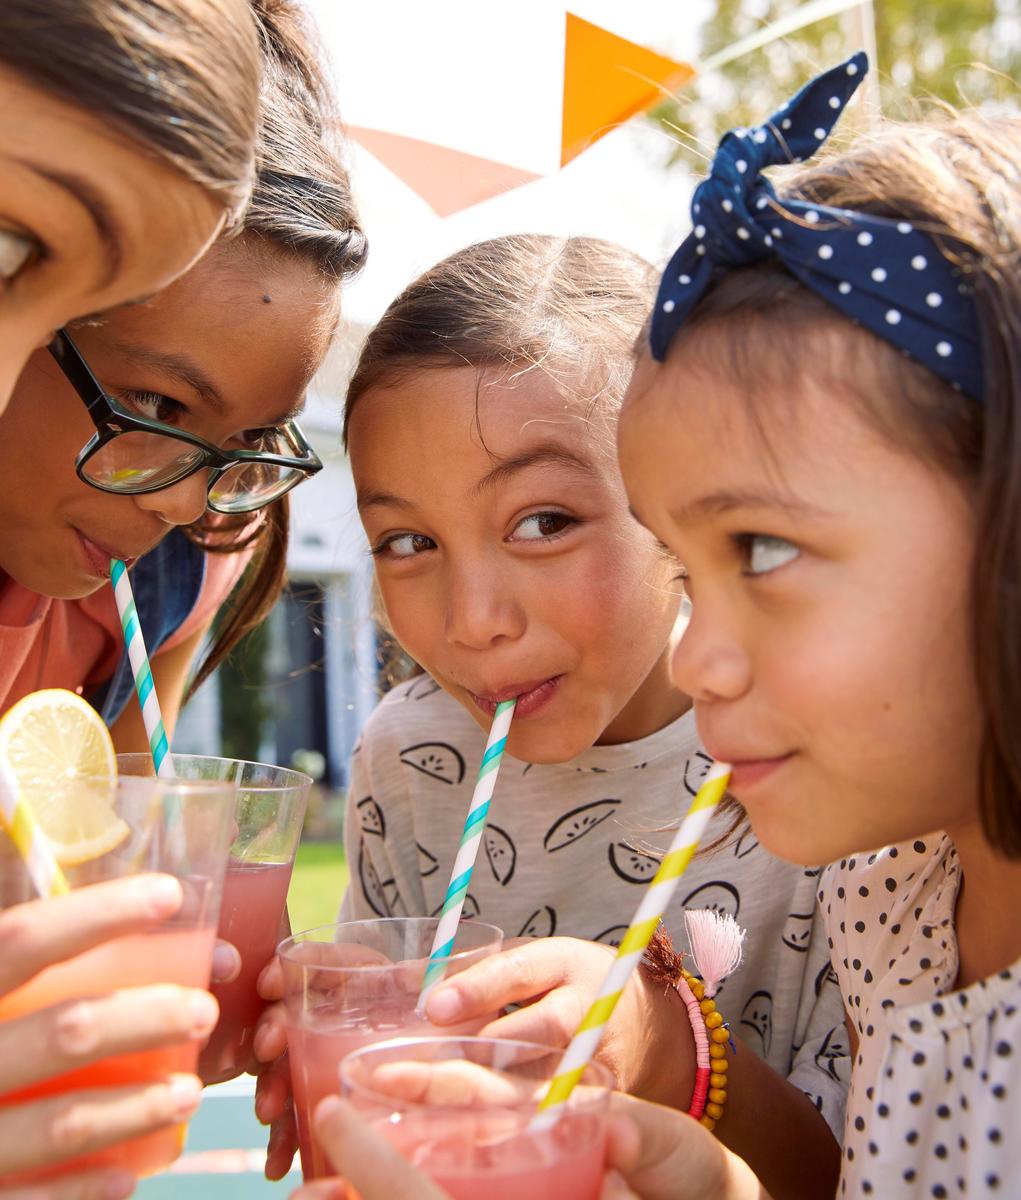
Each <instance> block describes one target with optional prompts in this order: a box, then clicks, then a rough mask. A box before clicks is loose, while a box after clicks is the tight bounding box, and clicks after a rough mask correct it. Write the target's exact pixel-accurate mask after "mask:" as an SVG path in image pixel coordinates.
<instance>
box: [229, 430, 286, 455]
mask: <svg viewBox="0 0 1021 1200" xmlns="http://www.w3.org/2000/svg"><path fill="white" fill-rule="evenodd" d="M277 432H278V431H277V430H276V429H269V428H265V429H246V430H245V431H244V432H243V433H239V434H238V436H237V437H236V438H235V439H234V441H236V442H237V443H238V449H239V450H255V451H257V452H258V451H263V450H270V449H272V450H275V449H276V448H277V447H276V444H275V443H276V441H277V436H276V435H277ZM271 442H272V443H274V444H273V445H272V446H271V445H270V443H271Z"/></svg>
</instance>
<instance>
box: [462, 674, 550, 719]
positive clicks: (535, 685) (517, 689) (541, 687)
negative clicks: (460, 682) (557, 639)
mask: <svg viewBox="0 0 1021 1200" xmlns="http://www.w3.org/2000/svg"><path fill="white" fill-rule="evenodd" d="M561 679H563V676H562V675H552V676H550V677H548V678H546V679H540V680H538V681H535V680H532V681H529V682H527V683H516V684H510V685H508V686H505V687H500V688H497V689H494V690H492V691H486V692H482V693H480V692H473V691H471V690H470V689H467V690H468V694H469V695H470V696H471V698H472V699H473V700H474V701H475V703H476V704H477V705H478V707H479V708H480V709H482V711H483V712H484V713H487V714H488V715H489V716H492V715H493V714H494V713H495V712H496V706H497V705H498V704H500V703H502V702H503V701H504V700H514V699H516V700H517V705H516V707H515V709H514V716H515V718H520V717H529V716H533V715H534V714H535V713H537V712H540V711H541V710H542V709H545V708H546V707H547V705H548V704H549V703H550V702H551V701H552V700H553V698H554V696H555V695H556V694H557V692H558V690H559V688H560V681H561Z"/></svg>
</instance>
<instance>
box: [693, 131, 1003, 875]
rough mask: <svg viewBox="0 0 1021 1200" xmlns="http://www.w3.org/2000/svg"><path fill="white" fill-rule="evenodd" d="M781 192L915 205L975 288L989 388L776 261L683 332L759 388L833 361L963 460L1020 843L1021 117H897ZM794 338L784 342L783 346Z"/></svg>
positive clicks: (996, 834) (844, 382)
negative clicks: (897, 340)
mask: <svg viewBox="0 0 1021 1200" xmlns="http://www.w3.org/2000/svg"><path fill="white" fill-rule="evenodd" d="M782 197H787V198H792V197H801V198H805V199H808V200H811V201H812V202H814V203H818V204H826V205H830V206H832V207H835V208H846V209H854V210H858V211H861V212H868V213H872V214H875V215H878V216H883V217H888V218H893V219H906V220H909V221H912V222H913V223H915V224H916V225H918V226H920V227H922V228H924V229H926V230H927V231H928V232H930V233H931V234H932V235H933V236H934V237H935V239H936V240H937V242H938V243H939V245H940V247H941V249H942V250H943V252H944V253H945V254H946V255H947V257H948V258H950V259H951V260H953V261H954V262H955V263H957V264H958V265H959V267H960V270H961V272H962V274H963V275H964V277H965V278H966V279H967V281H968V284H969V286H971V287H972V288H973V289H974V293H975V298H976V303H977V306H978V309H979V315H980V323H981V327H982V357H983V371H984V377H985V395H984V397H983V400H982V402H981V404H977V403H975V402H974V401H972V400H969V399H968V398H967V397H966V396H964V395H963V394H962V393H960V392H957V391H955V390H954V389H953V388H952V387H950V385H949V384H946V383H944V382H943V381H942V380H940V379H939V378H938V377H937V376H935V375H933V374H932V373H930V372H929V371H928V370H926V369H925V368H924V367H922V366H920V365H919V364H917V363H915V362H913V361H911V360H910V359H908V358H906V357H904V356H903V355H902V354H900V353H899V351H898V350H897V349H895V348H894V347H893V346H891V345H889V344H888V343H887V342H885V341H883V340H881V339H880V338H878V337H875V336H874V335H873V334H871V333H868V332H866V331H864V330H861V329H860V328H854V327H852V326H851V325H850V324H849V323H848V321H847V320H846V318H844V317H842V316H841V315H839V314H838V313H837V312H836V310H834V309H833V308H831V307H830V306H829V305H827V304H826V302H825V301H823V300H822V299H820V298H819V297H818V296H816V295H815V294H814V293H813V292H811V291H809V290H808V289H807V288H805V287H804V286H802V285H801V284H800V283H798V282H797V280H796V279H794V277H793V276H791V275H789V274H788V273H787V272H786V271H785V270H784V269H783V268H782V267H780V266H779V265H778V264H775V263H769V264H766V265H764V266H760V267H756V268H751V269H745V270H740V271H734V272H731V273H728V274H724V275H722V276H721V278H720V279H719V281H718V282H716V283H715V284H714V285H713V287H712V288H711V289H710V290H709V291H708V292H707V293H706V295H705V297H704V298H703V300H702V302H701V303H700V305H699V306H698V308H697V309H696V310H695V312H694V313H693V314H692V316H691V318H690V319H689V320H688V321H687V322H686V323H685V325H684V326H683V327H682V329H681V330H680V331H679V333H678V335H677V337H676V338H675V340H674V346H679V345H681V344H683V346H684V350H685V353H686V354H688V355H691V356H692V357H693V358H694V360H695V361H696V362H697V361H700V360H701V361H708V360H709V359H710V358H711V361H712V363H713V367H714V369H715V370H719V369H721V368H722V369H724V370H728V371H730V372H731V373H732V374H733V376H734V377H735V378H737V379H738V380H739V381H740V382H742V383H743V384H746V385H750V384H754V386H747V387H745V388H744V389H743V391H744V394H745V395H746V396H747V397H748V400H749V404H754V396H755V394H756V388H757V387H761V386H762V384H763V382H764V381H765V382H766V383H768V382H770V380H771V379H773V380H775V381H776V382H783V383H787V384H789V380H790V378H791V377H792V375H796V374H797V373H798V370H799V367H803V368H804V370H805V371H806V372H808V373H811V374H812V375H813V377H814V378H817V379H818V378H819V373H820V371H824V372H830V373H831V374H832V377H833V380H834V383H835V385H837V386H840V387H841V388H842V390H843V391H844V393H845V394H848V395H853V396H854V398H855V400H856V402H857V403H859V404H860V406H861V408H862V410H863V412H864V414H865V416H866V418H867V419H868V420H870V421H871V422H872V423H873V424H874V426H875V427H876V428H877V429H878V430H879V432H880V433H881V434H883V435H884V436H886V437H887V438H889V439H891V440H892V441H894V442H895V443H897V444H900V445H903V446H905V447H906V448H907V449H909V450H910V451H912V452H914V453H916V454H919V455H921V456H923V457H926V458H928V459H930V460H931V461H933V462H935V463H937V464H938V465H939V466H941V467H942V468H943V469H945V470H948V471H950V472H952V473H953V474H954V475H955V476H956V477H957V478H959V479H960V480H961V481H962V482H963V483H964V485H965V486H966V487H967V489H968V491H969V494H971V495H973V496H974V504H975V531H976V532H975V537H976V543H975V557H974V562H973V565H972V581H971V592H972V644H973V647H974V661H975V671H976V678H977V681H978V688H979V693H980V699H981V705H982V716H983V722H984V730H983V743H982V748H981V761H980V777H979V796H980V810H981V818H982V826H983V830H984V832H985V835H986V837H987V838H988V840H989V842H990V843H991V844H992V845H993V846H995V847H997V848H998V850H999V851H1000V852H1001V853H1002V854H1004V855H1005V856H1007V857H1009V858H1014V859H1021V731H1019V727H1018V716H1017V715H1018V713H1019V712H1021V608H1019V605H1018V597H1019V596H1021V119H1019V118H1017V117H993V116H982V115H980V114H965V115H960V116H954V115H951V114H943V115H941V116H939V117H938V118H936V119H933V120H932V121H929V122H925V123H912V124H894V123H887V124H885V125H884V127H883V128H881V129H880V130H879V131H877V132H876V133H875V134H873V135H871V136H869V137H867V138H864V139H862V140H861V141H860V142H858V143H857V144H856V145H855V146H854V147H853V148H852V149H851V150H849V151H847V152H844V153H838V154H833V155H830V156H827V157H826V158H824V159H822V160H821V161H820V163H819V164H818V165H816V166H813V167H811V168H808V169H802V170H800V171H799V172H798V173H797V174H796V175H795V176H794V177H793V178H791V179H790V180H789V182H788V183H787V185H786V186H785V187H784V188H783V189H782ZM795 327H797V328H799V329H800V330H801V331H802V333H803V334H804V333H808V332H810V331H813V330H814V331H816V332H819V333H821V334H823V336H826V335H829V334H833V333H835V334H836V335H837V336H836V337H831V338H830V345H831V346H832V347H833V350H834V353H833V355H832V356H831V358H830V360H829V361H828V362H822V363H821V362H820V361H819V359H818V358H812V359H811V360H810V359H809V357H808V355H809V354H812V353H813V352H816V351H818V346H819V343H818V340H817V339H816V340H815V341H812V339H811V338H809V337H804V336H801V337H798V338H791V336H790V331H791V329H792V328H795ZM780 343H782V344H783V346H784V354H783V356H782V357H781V356H779V355H777V354H775V352H773V351H774V350H775V346H776V345H777V344H780ZM672 352H673V347H672ZM799 355H801V356H803V358H801V359H799ZM792 359H793V362H792ZM848 380H854V381H855V382H854V383H853V384H850V383H848ZM838 381H839V383H838ZM753 415H754V410H753Z"/></svg>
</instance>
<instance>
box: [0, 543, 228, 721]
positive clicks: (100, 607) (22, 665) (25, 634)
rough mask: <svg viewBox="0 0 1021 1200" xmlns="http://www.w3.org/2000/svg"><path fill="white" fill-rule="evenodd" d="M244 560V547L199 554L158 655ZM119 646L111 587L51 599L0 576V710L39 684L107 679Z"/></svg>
mask: <svg viewBox="0 0 1021 1200" xmlns="http://www.w3.org/2000/svg"><path fill="white" fill-rule="evenodd" d="M250 557H251V555H250V552H246V551H242V552H241V553H238V554H208V555H206V570H205V578H204V580H203V583H202V590H201V592H200V594H199V598H198V602H197V603H196V605H195V607H194V608H193V609H192V610H191V612H190V613H189V614H188V616H187V617H186V618H185V620H184V622H183V624H182V625H181V626H180V627H179V628H178V629H177V630H176V632H175V633H173V634H172V635H171V636H170V638H168V640H167V641H166V642H165V643H164V644H163V646H162V647H161V648H160V651H159V653H161V654H162V653H166V651H168V650H172V649H173V648H174V647H175V646H178V645H180V644H181V643H182V642H185V641H187V640H188V638H189V637H191V636H192V635H193V634H195V633H197V632H199V631H200V630H202V629H204V628H205V627H206V626H207V625H208V624H209V622H210V621H211V620H212V618H213V617H214V615H215V614H216V612H217V610H218V609H219V608H220V606H221V605H222V604H223V602H224V601H225V600H226V599H227V597H228V596H229V595H230V593H231V591H232V590H233V588H234V585H235V584H236V583H237V581H238V579H239V578H240V576H241V573H242V571H244V569H245V567H246V566H247V564H248V561H249V559H250ZM121 648H122V643H121V627H120V619H119V617H118V615H117V607H116V605H115V603H114V598H113V589H112V588H110V587H101V588H100V589H99V590H98V591H96V592H93V593H92V595H90V596H86V597H84V598H83V599H81V600H56V599H53V598H52V597H50V596H40V595H39V594H38V593H37V592H32V591H29V590H28V589H27V588H24V587H22V586H21V585H20V584H18V583H15V582H14V580H12V579H10V578H8V577H7V576H4V575H3V574H2V573H0V711H5V710H6V709H8V708H10V706H11V705H12V704H14V703H15V702H16V701H17V700H20V699H21V697H22V696H25V695H27V694H28V693H29V692H34V691H38V690H39V689H40V688H51V687H62V688H68V689H69V690H70V691H76V692H79V693H81V692H88V691H89V690H90V689H91V688H93V687H96V686H97V685H99V684H100V683H103V682H104V681H105V680H107V679H109V678H110V676H111V675H112V674H113V671H114V668H115V667H116V666H117V662H118V659H119V658H120V654H121ZM155 657H157V658H158V657H159V655H156V656H155Z"/></svg>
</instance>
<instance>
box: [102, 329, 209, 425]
mask: <svg viewBox="0 0 1021 1200" xmlns="http://www.w3.org/2000/svg"><path fill="white" fill-rule="evenodd" d="M110 346H111V349H112V350H113V351H114V352H115V353H117V354H122V355H123V356H124V357H125V358H127V359H130V360H131V361H133V362H136V363H139V364H141V365H142V366H145V367H151V368H152V369H153V370H156V371H161V372H163V373H164V374H166V375H169V376H170V377H171V378H173V379H176V380H178V381H179V382H180V383H183V384H184V385H185V386H186V387H190V388H191V389H192V390H193V391H196V392H198V394H199V395H200V396H201V397H202V399H203V400H204V401H205V402H206V403H207V404H208V405H209V407H210V408H211V409H212V410H213V412H215V413H216V415H217V416H219V417H223V416H226V415H227V413H228V411H229V409H228V405H227V402H226V401H225V400H224V398H223V396H222V394H221V393H220V389H219V388H218V387H217V386H216V384H215V383H213V381H212V379H210V377H209V376H208V375H207V374H206V372H205V371H203V370H202V368H201V367H200V366H199V365H198V363H197V362H195V360H194V359H191V358H189V357H188V356H187V355H186V354H174V353H172V352H170V351H164V350H154V349H150V348H149V347H147V346H131V345H126V344H125V343H124V342H117V341H112V342H111V343H110Z"/></svg>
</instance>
